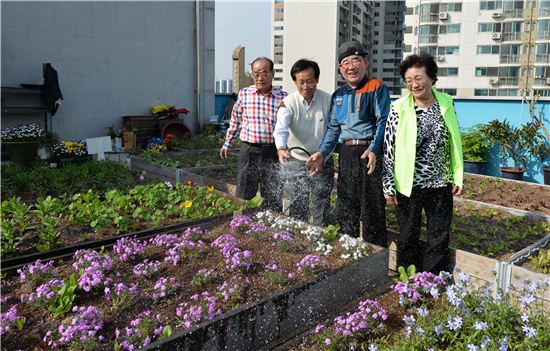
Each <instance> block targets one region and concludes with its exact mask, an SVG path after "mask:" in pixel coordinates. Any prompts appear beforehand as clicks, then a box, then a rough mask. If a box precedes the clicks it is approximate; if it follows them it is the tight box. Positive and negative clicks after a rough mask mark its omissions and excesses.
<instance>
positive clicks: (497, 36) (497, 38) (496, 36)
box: [491, 33, 502, 40]
mask: <svg viewBox="0 0 550 351" xmlns="http://www.w3.org/2000/svg"><path fill="white" fill-rule="evenodd" d="M491 38H492V39H493V40H500V39H502V33H493V35H491Z"/></svg>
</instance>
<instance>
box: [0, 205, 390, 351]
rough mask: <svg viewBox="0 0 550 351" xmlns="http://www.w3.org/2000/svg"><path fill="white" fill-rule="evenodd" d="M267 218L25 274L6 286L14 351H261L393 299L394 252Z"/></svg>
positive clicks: (8, 341) (6, 334)
mask: <svg viewBox="0 0 550 351" xmlns="http://www.w3.org/2000/svg"><path fill="white" fill-rule="evenodd" d="M258 218H260V221H261V222H250V221H249V220H247V219H246V218H243V217H239V218H237V219H236V220H234V221H232V222H231V223H226V224H222V225H214V226H208V225H206V226H205V227H203V228H189V229H187V230H186V231H185V232H184V233H180V234H178V235H169V234H165V235H161V236H158V237H156V238H153V239H150V240H148V241H146V242H140V241H139V240H133V239H125V240H121V241H119V242H117V244H115V246H114V248H113V251H114V252H113V253H110V252H90V251H86V252H77V253H76V255H75V258H74V259H73V260H72V261H68V262H66V263H63V264H60V265H58V266H57V267H50V264H48V263H46V262H43V263H41V264H35V265H33V268H32V269H31V268H30V267H29V268H26V269H23V270H22V273H23V274H22V275H21V277H14V278H10V279H6V280H5V281H4V282H3V294H2V301H1V302H2V326H3V329H2V346H3V347H4V348H7V349H17V348H21V349H31V348H32V349H33V350H46V349H50V347H49V346H51V345H52V344H54V343H55V344H57V345H58V346H59V347H60V348H61V349H68V348H70V347H73V348H74V347H76V348H86V347H89V349H109V350H111V349H113V348H114V349H124V350H128V349H130V348H131V346H130V344H132V345H133V346H134V347H135V349H137V348H139V347H142V346H147V345H148V344H150V343H151V342H155V341H157V340H160V342H158V343H153V344H150V345H149V349H162V350H225V349H249V350H256V349H260V348H264V347H269V345H276V344H278V343H280V342H283V341H285V340H287V339H288V338H291V337H293V336H294V335H295V334H296V333H298V332H300V331H303V330H306V329H308V328H311V327H312V326H314V325H315V324H316V323H318V322H320V321H322V320H324V319H326V318H327V317H329V316H330V314H331V311H335V310H337V309H338V308H339V307H341V306H343V305H345V304H347V303H349V302H351V301H353V300H354V299H356V298H358V297H359V296H362V295H364V294H366V293H367V292H370V294H372V295H377V294H379V293H382V292H384V291H385V290H386V289H387V288H388V277H387V262H388V256H387V250H384V249H382V248H379V247H375V246H372V245H366V244H364V243H361V242H357V241H354V240H353V239H351V238H348V239H347V241H346V242H345V244H346V245H342V244H343V242H340V241H329V239H330V238H333V237H332V236H330V237H328V236H327V235H326V233H325V232H324V231H322V230H321V229H319V228H317V229H316V228H313V227H308V226H305V225H304V224H302V223H298V222H295V221H291V220H288V219H284V218H282V219H281V218H276V217H274V216H272V215H271V214H269V213H261V214H259V216H258ZM270 227H271V228H270ZM329 243H330V244H331V245H332V247H328V246H327V244H329ZM353 245H355V246H353ZM319 248H320V249H321V251H322V252H323V255H321V256H316V255H315V254H314V253H315V252H316V249H319ZM352 258H355V259H356V260H353V259H352ZM71 275H74V276H73V278H72V281H71V280H66V281H65V282H64V283H63V282H62V280H64V279H67V278H68V277H69V276H71ZM54 279H58V280H57V281H56V280H54ZM44 283H46V284H49V285H50V286H52V285H53V286H60V285H63V284H64V286H65V287H66V289H65V290H60V291H59V292H63V293H64V294H65V296H69V295H71V296H74V300H73V297H71V298H69V299H68V300H59V299H58V298H56V296H58V295H57V294H58V293H57V292H56V291H53V292H51V293H48V294H46V295H44V294H43V293H44V292H46V291H49V290H48V289H47V288H46V286H43V285H40V284H44ZM69 286H73V287H74V288H71V289H69V288H68V287H69ZM343 286H345V289H343V288H342V287H343ZM72 289H74V291H73V290H72ZM69 290H70V291H72V293H71V292H70V291H69ZM73 293H74V294H73ZM77 306H78V307H77ZM8 311H9V312H8ZM148 311H150V312H148ZM251 316H253V317H254V318H251ZM23 321H24V322H23ZM71 323H73V325H78V328H76V327H75V328H71V327H70V324H71ZM171 334H172V336H170V335H171ZM48 343H50V345H48Z"/></svg>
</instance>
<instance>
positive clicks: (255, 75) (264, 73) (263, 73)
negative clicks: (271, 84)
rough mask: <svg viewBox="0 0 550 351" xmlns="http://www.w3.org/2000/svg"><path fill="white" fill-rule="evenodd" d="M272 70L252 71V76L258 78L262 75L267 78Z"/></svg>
mask: <svg viewBox="0 0 550 351" xmlns="http://www.w3.org/2000/svg"><path fill="white" fill-rule="evenodd" d="M270 73H271V72H252V78H254V79H258V78H260V77H262V78H267V76H269V74H270Z"/></svg>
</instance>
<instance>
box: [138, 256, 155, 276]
mask: <svg viewBox="0 0 550 351" xmlns="http://www.w3.org/2000/svg"><path fill="white" fill-rule="evenodd" d="M159 269H160V262H159V261H151V262H149V260H148V259H145V260H143V262H142V263H138V264H137V265H135V266H134V269H133V270H134V274H135V275H142V276H148V275H152V274H155V273H157V272H158V271H159Z"/></svg>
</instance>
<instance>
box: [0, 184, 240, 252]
mask: <svg viewBox="0 0 550 351" xmlns="http://www.w3.org/2000/svg"><path fill="white" fill-rule="evenodd" d="M243 206H244V203H243V202H242V201H239V202H238V203H237V202H235V201H233V200H229V199H226V198H224V197H222V196H220V195H219V194H218V193H216V192H215V191H214V189H213V188H211V187H210V188H207V187H196V186H191V185H184V184H182V183H177V184H175V185H172V184H171V183H169V182H165V183H156V184H147V185H140V186H136V187H134V188H132V189H130V190H129V191H120V190H108V191H106V192H105V193H99V192H94V191H92V190H89V191H88V192H86V193H78V194H75V195H73V196H72V197H70V198H68V197H61V198H59V197H53V198H52V197H47V198H43V199H40V200H39V201H38V202H37V203H35V204H32V205H27V204H25V203H23V202H21V201H20V200H19V199H17V198H11V199H9V200H6V201H3V202H2V221H1V224H2V243H1V249H2V255H3V256H4V257H6V256H8V257H9V256H10V255H12V256H13V255H14V254H18V255H21V254H26V253H31V252H36V251H40V252H47V251H49V250H51V249H53V248H54V247H58V246H64V245H70V244H74V243H76V242H82V241H87V240H91V239H97V238H102V237H111V236H113V235H117V234H121V233H128V232H132V231H136V230H138V229H143V228H152V227H159V226H162V225H166V224H170V223H175V222H181V221H183V220H189V219H197V218H204V217H209V216H212V215H215V214H220V213H227V212H232V211H234V210H236V209H241V208H243Z"/></svg>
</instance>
